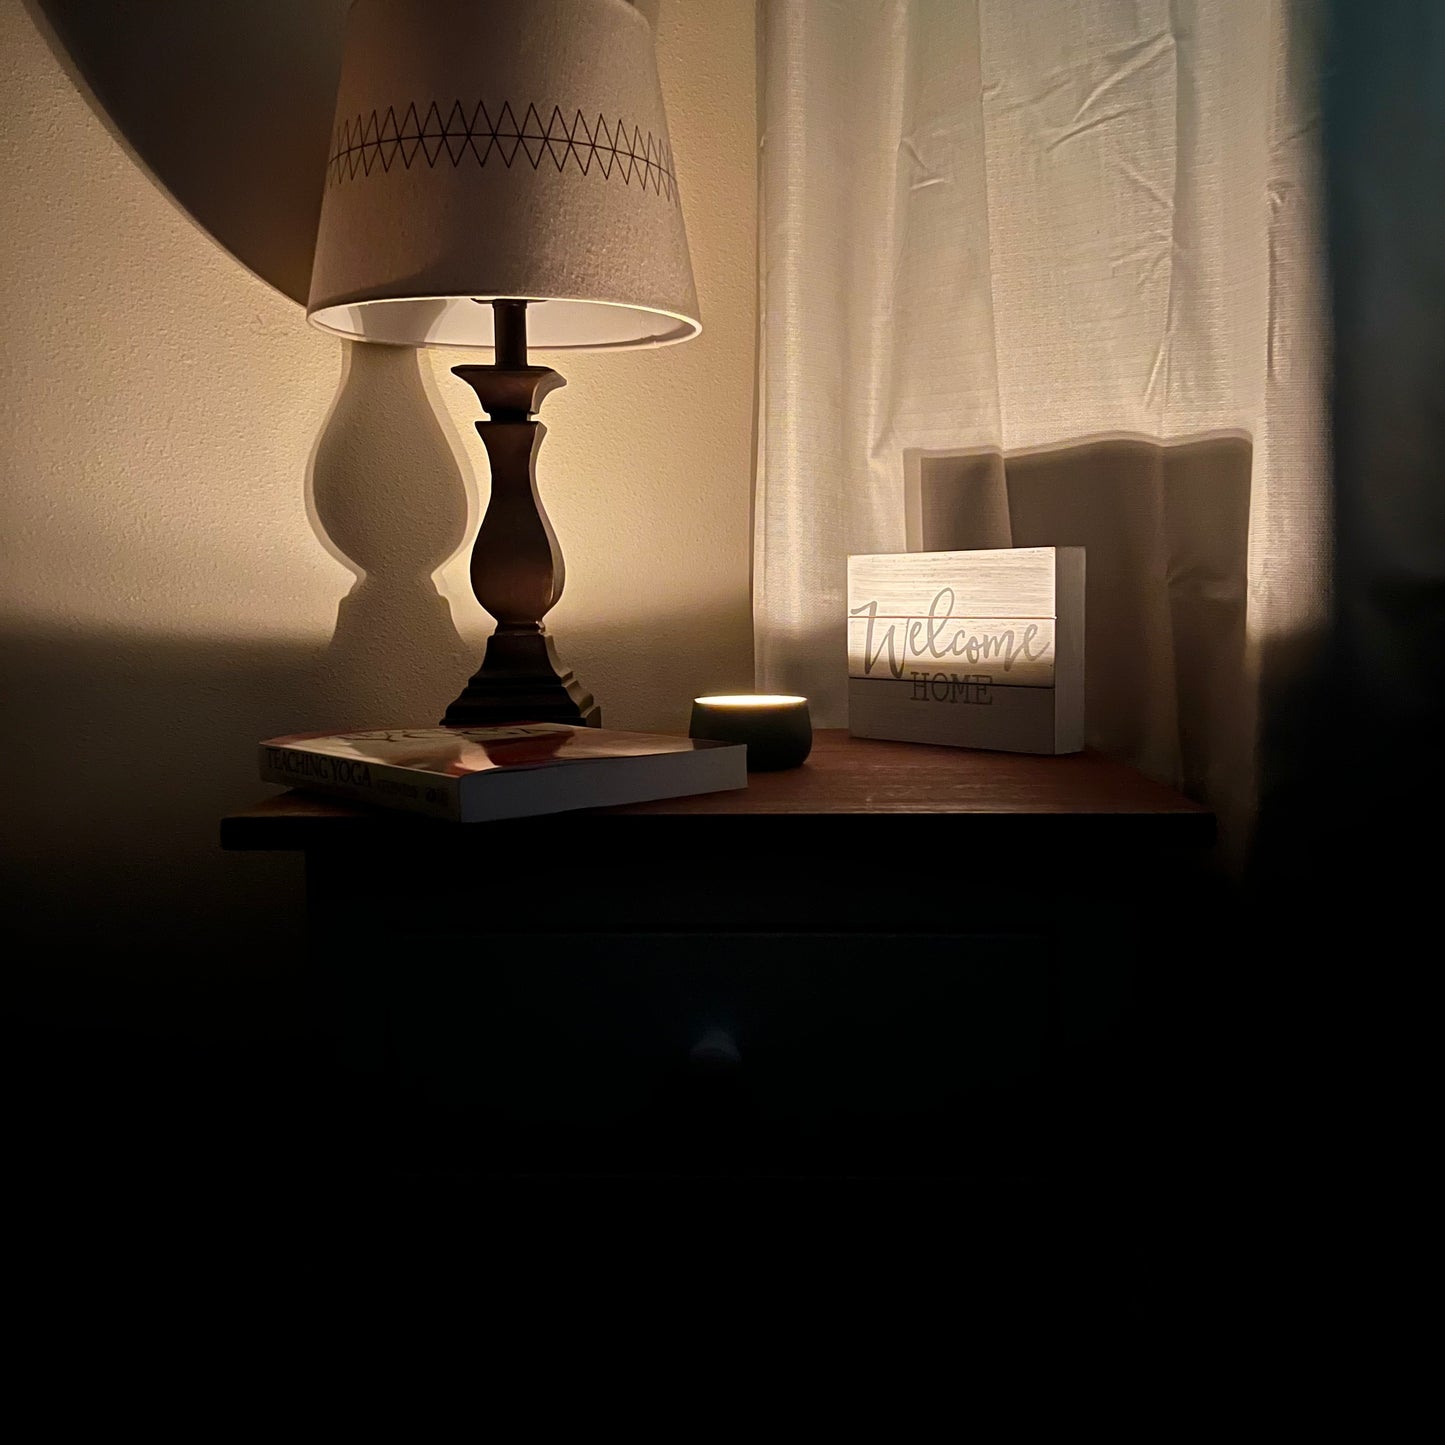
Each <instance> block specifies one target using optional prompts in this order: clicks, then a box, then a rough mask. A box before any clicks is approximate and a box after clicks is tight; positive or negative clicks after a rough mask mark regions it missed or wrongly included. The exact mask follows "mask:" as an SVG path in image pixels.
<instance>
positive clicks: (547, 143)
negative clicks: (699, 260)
mask: <svg viewBox="0 0 1445 1445" xmlns="http://www.w3.org/2000/svg"><path fill="white" fill-rule="evenodd" d="M468 156H470V157H471V159H472V160H473V161H475V162H476V164H477V166H478V167H485V166H486V165H487V163H488V161H490V160H492V159H493V158H496V159H499V160H500V161H501V163H502V164H503V165H504V166H506V167H507V169H508V170H510V169H511V168H512V165H513V163H514V162H515V161H516V160H517V158H518V157H519V156H521V157H524V158H525V159H526V160H527V161H529V162H530V163H531V167H532V169H533V170H534V171H535V170H537V169H538V168H539V167H540V166H541V165H542V164H543V163H544V162H547V161H550V163H551V164H553V165H555V166H556V168H557V170H558V171H563V170H565V169H566V168H567V166H568V164H569V163H571V164H573V165H575V166H576V168H577V169H578V171H580V172H581V174H582V175H584V176H585V175H587V174H589V173H590V172H591V170H592V169H593V168H594V166H595V167H596V169H597V170H598V171H600V172H601V174H602V177H603V179H604V180H611V179H612V178H613V177H614V176H619V177H620V178H621V180H622V183H623V184H624V185H628V186H630V185H631V184H632V182H633V181H634V180H636V181H637V182H638V184H639V186H640V187H641V189H642V190H644V191H646V190H649V189H650V190H651V191H652V192H653V193H654V194H655V195H659V196H666V197H667V199H668V200H669V201H671V202H672V203H673V204H674V205H676V204H677V180H676V177H675V176H674V174H673V164H672V150H671V148H670V147H669V145H668V143H667V139H666V137H665V136H664V137H659V138H654V137H653V134H652V132H651V131H648V132H647V133H646V134H645V135H644V133H643V130H642V127H641V126H632V127H629V126H628V125H627V124H626V122H625V121H623V120H622V119H621V118H620V117H619V119H618V121H617V124H616V126H615V127H612V126H609V125H608V123H607V121H606V119H605V118H604V117H603V116H601V115H598V117H597V122H596V124H595V125H592V126H589V125H588V123H587V120H586V118H585V117H584V116H583V114H582V112H581V111H580V110H577V111H575V112H574V114H573V118H572V121H571V123H570V124H569V123H568V122H567V120H566V118H565V117H564V115H563V112H562V108H561V106H558V105H554V106H553V107H552V115H551V119H550V120H548V121H547V123H546V124H545V125H544V124H543V122H542V117H541V114H540V113H539V112H538V110H537V107H536V105H534V104H533V105H528V106H527V110H526V114H525V115H524V116H523V118H522V120H521V122H520V124H519V123H518V121H517V119H516V114H515V112H514V111H513V109H512V105H511V102H510V101H503V102H502V105H501V108H500V110H498V111H497V113H496V119H495V120H493V118H492V113H491V111H490V110H489V109H488V107H487V104H486V102H485V101H478V102H477V104H476V105H475V106H474V107H473V109H472V113H471V118H470V119H468V117H467V114H466V112H465V111H464V110H463V108H462V103H461V101H460V100H457V101H455V102H454V103H453V105H452V108H451V111H450V112H449V113H448V116H447V119H446V120H445V121H443V120H442V113H441V107H440V106H439V105H438V103H437V102H436V101H432V102H431V105H430V106H429V107H428V109H427V111H426V114H425V116H424V118H419V116H418V110H417V105H416V102H415V101H413V102H411V103H410V104H409V105H408V106H407V108H406V112H405V114H404V115H403V117H402V119H401V120H400V121H398V120H397V117H396V108H395V107H394V106H390V105H389V106H387V108H386V112H385V114H384V115H381V114H379V113H378V112H377V111H375V110H373V111H372V112H371V114H370V115H369V116H367V117H366V119H365V120H363V119H362V117H361V116H360V115H359V114H358V115H357V116H356V117H355V118H354V119H350V118H348V119H346V120H343V121H342V122H341V124H340V126H338V128H337V131H336V137H335V144H334V145H333V147H332V153H331V157H330V160H329V161H328V162H327V167H326V183H327V187H328V188H330V187H331V186H335V185H339V184H340V183H341V182H343V181H354V180H355V179H356V178H357V177H358V176H370V175H371V174H372V173H373V172H374V171H376V170H378V169H379V170H380V171H382V173H383V174H385V173H388V172H390V171H391V169H392V167H393V166H395V165H396V164H397V163H398V162H400V163H401V165H402V166H403V167H404V168H405V169H406V170H410V169H411V168H412V166H413V165H414V164H415V163H416V162H417V161H418V160H425V161H426V163H427V165H428V166H430V167H432V168H433V169H435V167H436V166H437V164H438V163H439V162H440V161H441V160H442V159H443V158H445V159H447V160H450V161H451V163H452V166H453V168H454V169H455V168H458V167H460V166H461V165H462V163H463V162H464V161H465V160H466V159H467V157H468Z"/></svg>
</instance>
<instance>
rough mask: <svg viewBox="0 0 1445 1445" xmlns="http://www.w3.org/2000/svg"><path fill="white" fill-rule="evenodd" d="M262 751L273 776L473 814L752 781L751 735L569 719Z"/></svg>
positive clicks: (467, 819) (321, 789)
mask: <svg viewBox="0 0 1445 1445" xmlns="http://www.w3.org/2000/svg"><path fill="white" fill-rule="evenodd" d="M260 761H261V778H262V781H263V782H268V783H282V784H284V785H285V786H287V787H291V788H299V789H302V790H304V791H307V792H318V793H326V794H329V795H331V796H333V797H342V798H349V799H352V800H354V801H355V802H358V803H372V804H376V805H378V806H380V807H384V808H403V809H406V810H407V811H409V812H414V813H426V814H430V815H431V816H432V817H436V818H450V819H452V820H454V821H456V822H462V823H477V822H484V821H488V820H493V819H498V818H527V817H533V816H536V815H538V814H542V813H562V812H567V811H570V810H572V809H575V808H608V807H616V806H619V805H621V804H623V803H642V802H648V801H650V800H652V799H654V798H678V797H684V796H686V795H688V794H691V793H717V792H725V791H727V790H729V789H733V788H745V787H747V784H748V765H747V748H746V747H743V746H742V745H740V744H733V743H715V742H706V741H703V740H701V739H696V738H682V737H671V736H667V735H664V734H660V733H629V732H616V731H612V730H604V729H602V728H587V727H570V726H568V725H567V724H565V723H518V724H515V725H513V726H508V727H490V728H377V729H372V730H368V731H364V732H349V733H302V734H297V735H294V736H290V737H279V738H271V739H270V740H269V741H267V742H263V743H262V744H261V755H260Z"/></svg>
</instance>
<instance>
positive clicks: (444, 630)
mask: <svg viewBox="0 0 1445 1445" xmlns="http://www.w3.org/2000/svg"><path fill="white" fill-rule="evenodd" d="M343 344H344V346H345V361H344V364H343V368H342V375H341V381H340V384H339V386H338V388H337V393H336V398H335V400H334V401H333V403H332V406H331V410H330V412H329V414H328V415H327V418H326V421H325V422H324V423H323V425H322V427H321V431H320V433H319V435H318V437H317V440H316V445H315V447H314V448H313V450H312V454H311V460H310V464H309V466H308V468H307V480H306V506H307V513H308V515H309V516H310V519H311V525H312V528H313V529H314V531H315V532H316V536H317V538H318V540H319V541H320V542H321V544H322V546H323V547H325V548H326V549H327V551H328V552H330V553H331V555H332V556H333V557H335V558H336V560H337V561H338V562H340V563H341V564H342V565H343V566H344V567H346V568H347V569H348V570H349V571H350V572H352V573H353V574H354V575H355V577H356V581H355V583H354V584H353V585H352V588H351V590H350V591H349V592H348V593H347V595H346V596H345V597H343V598H342V599H341V602H340V604H339V606H338V608H337V617H336V630H335V633H334V635H333V637H332V639H331V642H330V644H329V645H328V646H327V648H326V650H325V652H324V654H323V655H322V656H321V658H320V659H319V661H318V664H317V666H318V672H317V677H316V679H315V684H316V690H317V692H318V693H319V694H320V695H322V696H325V697H328V698H330V699H331V700H332V701H333V704H334V707H335V712H334V714H333V722H335V723H337V725H341V722H340V720H342V719H346V720H350V721H351V722H354V723H355V725H357V726H378V725H380V724H381V723H382V722H384V721H387V720H393V721H394V720H396V719H397V718H398V716H399V714H398V709H399V708H401V707H402V700H403V699H404V700H405V710H406V712H407V714H408V716H407V718H406V719H405V720H406V721H409V722H413V723H416V724H429V723H434V722H436V721H437V720H438V719H439V718H440V717H441V715H442V712H443V710H444V709H445V708H446V705H447V704H448V703H449V702H450V701H451V700H452V698H453V697H454V696H455V695H456V694H457V692H458V691H459V690H460V688H461V684H462V682H463V681H465V679H466V678H467V677H468V676H469V675H470V674H471V672H472V671H474V670H475V668H476V666H477V662H478V659H479V650H478V648H477V647H476V646H474V645H472V644H469V643H467V642H464V641H463V640H462V638H461V636H460V635H459V634H458V632H457V629H456V625H455V623H454V622H453V620H452V613H451V608H450V606H449V605H448V602H447V599H446V598H445V597H443V596H442V595H441V594H440V593H439V592H438V590H437V585H436V582H435V580H434V579H435V577H436V574H437V573H438V571H439V570H440V569H441V568H442V567H443V566H444V565H445V564H446V563H447V562H449V561H450V560H452V559H453V558H454V557H455V556H456V555H457V554H458V552H459V551H460V550H461V548H462V546H463V544H464V543H465V541H466V540H467V538H468V536H469V533H470V532H471V530H472V528H471V526H469V518H475V517H476V516H477V514H478V505H477V483H476V479H475V477H474V476H473V474H472V470H471V464H470V462H469V460H468V458H467V455H466V453H465V452H463V451H462V449H461V447H460V445H459V444H454V443H453V441H452V438H451V436H450V434H449V433H448V431H447V430H446V429H445V428H444V427H443V425H442V423H441V421H440V420H439V419H438V407H439V406H440V398H438V397H436V396H435V395H434V394H433V386H432V383H431V381H430V378H429V377H428V375H427V373H426V370H425V368H424V367H423V366H422V363H421V358H420V356H419V354H418V353H417V352H416V351H415V350H413V349H411V348H409V347H401V346H378V345H374V344H360V343H343Z"/></svg>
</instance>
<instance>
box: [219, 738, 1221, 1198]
mask: <svg viewBox="0 0 1445 1445" xmlns="http://www.w3.org/2000/svg"><path fill="white" fill-rule="evenodd" d="M221 839H222V844H223V846H224V847H226V848H228V849H267V850H278V849H279V850H295V851H300V852H302V853H304V855H305V860H306V864H305V866H306V888H307V900H308V913H309V917H310V926H311V937H312V956H313V963H314V979H313V994H312V996H313V999H314V1007H315V1009H316V1013H317V1019H318V1023H319V1024H320V1026H321V1027H322V1028H323V1029H324V1031H325V1035H326V1037H327V1038H328V1039H329V1041H330V1045H329V1046H330V1047H331V1048H332V1049H333V1050H334V1054H333V1056H332V1064H331V1069H330V1072H331V1077H332V1078H333V1080H334V1086H335V1099H334V1108H333V1109H332V1111H331V1115H330V1117H332V1118H333V1119H334V1120H335V1121H336V1126H337V1127H336V1147H338V1148H342V1149H344V1150H348V1151H355V1153H356V1156H357V1157H359V1158H361V1159H363V1160H369V1161H371V1162H373V1163H375V1164H379V1165H383V1166H387V1167H390V1166H393V1165H400V1166H401V1167H405V1168H413V1167H421V1168H429V1167H437V1168H443V1169H462V1170H478V1171H482V1172H488V1171H502V1172H508V1171H513V1170H522V1171H532V1170H539V1169H540V1170H552V1169H560V1170H584V1171H590V1170H603V1171H607V1172H613V1171H623V1172H627V1171H632V1170H641V1171H650V1170H662V1171H672V1170H684V1171H688V1170H703V1171H708V1172H723V1173H728V1172H735V1171H736V1172H743V1173H753V1172H765V1173H766V1172H803V1173H807V1172H810V1171H824V1172H827V1171H831V1170H838V1169H842V1170H847V1171H862V1172H865V1173H871V1172H882V1173H890V1174H891V1173H895V1172H898V1171H902V1172H908V1173H917V1172H923V1173H938V1172H942V1173H956V1172H958V1171H960V1170H969V1169H972V1168H976V1167H981V1166H982V1167H988V1168H1003V1169H1006V1170H1008V1171H1010V1172H1020V1171H1022V1172H1024V1173H1031V1172H1034V1171H1036V1170H1037V1169H1040V1168H1052V1167H1054V1166H1055V1165H1066V1164H1067V1163H1068V1162H1069V1161H1071V1160H1073V1161H1077V1160H1078V1159H1080V1158H1083V1157H1089V1158H1096V1157H1100V1151H1105V1152H1106V1153H1107V1152H1108V1151H1115V1152H1116V1153H1118V1152H1119V1151H1122V1155H1123V1156H1127V1157H1129V1158H1131V1159H1134V1160H1135V1161H1136V1162H1141V1163H1146V1162H1147V1161H1146V1159H1145V1157H1144V1155H1141V1154H1140V1151H1141V1150H1143V1151H1145V1155H1147V1151H1148V1149H1149V1147H1151V1146H1150V1145H1149V1142H1148V1141H1149V1140H1150V1138H1151V1135H1152V1131H1154V1130H1155V1129H1156V1128H1157V1125H1158V1123H1159V1119H1158V1113H1159V1110H1160V1108H1167V1107H1169V1105H1168V1099H1169V1089H1170V1081H1169V1077H1168V1076H1169V1075H1170V1074H1171V1072H1172V1071H1173V1070H1175V1069H1177V1068H1178V1067H1179V1061H1180V1059H1181V1057H1182V1052H1181V1051H1182V1049H1183V1039H1182V1035H1181V1032H1180V1031H1181V1028H1183V1027H1185V1024H1184V1022H1183V1020H1184V1015H1183V1014H1182V1013H1181V999H1180V996H1179V993H1178V989H1177V985H1178V984H1179V982H1180V980H1181V979H1182V978H1186V977H1188V976H1189V973H1190V969H1191V966H1192V963H1191V961H1197V960H1198V958H1199V956H1200V953H1201V950H1202V949H1204V948H1205V947H1206V944H1205V942H1204V940H1205V937H1206V935H1207V933H1208V923H1207V919H1208V911H1209V910H1208V907H1207V902H1206V900H1207V898H1208V897H1209V893H1210V890H1211V888H1213V887H1215V886H1216V885H1215V884H1214V883H1213V882H1212V878H1213V874H1212V869H1211V866H1210V862H1209V860H1210V857H1211V851H1212V844H1213V840H1214V818H1213V815H1212V814H1211V813H1210V812H1209V811H1208V810H1207V809H1205V808H1202V807H1200V806H1199V805H1197V804H1195V803H1192V802H1190V801H1189V800H1188V799H1186V798H1184V797H1182V796H1181V795H1180V794H1178V793H1176V792H1174V791H1172V790H1171V789H1169V788H1166V787H1163V786H1161V785H1159V784H1157V783H1155V782H1152V781H1150V780H1149V779H1147V778H1145V777H1143V776H1142V775H1141V774H1139V773H1138V772H1136V771H1134V770H1132V769H1130V768H1128V767H1125V766H1123V765H1121V764H1119V763H1116V762H1113V761H1110V760H1109V759H1107V758H1104V757H1101V756H1098V755H1096V754H1092V753H1084V754H1078V755H1074V756H1065V757H1032V756H1020V755H1012V754H1004V753H984V752H971V751H964V750H958V749H952V748H941V747H925V746H918V745H913V744H905V743H889V742H876V741H865V740H862V739H853V738H850V737H848V735H847V734H846V733H842V732H828V731H823V732H820V733H819V734H818V736H817V739H816V743H815V747H814V750H813V754H812V756H811V758H810V759H809V761H808V763H807V764H806V765H805V766H804V767H802V768H799V769H796V770H794V771H791V772H781V773H760V774H754V775H753V776H752V779H751V782H750V785H749V787H748V788H747V789H746V790H745V791H742V792H734V793H719V794H713V795H707V796H701V797H693V798H680V799H674V800H669V801H665V802H656V803H647V804H642V805H636V806H631V807H625V808H612V809H602V810H593V811H588V812H581V813H570V814H557V815H552V816H548V817H543V818H531V819H522V820H516V821H511V822H501V823H490V824H473V825H468V826H462V825H457V824H447V823H439V822H434V821H431V820H427V819H421V818H416V817H412V816H409V815H406V814H401V813H391V812H376V811H367V810H362V809H360V808H355V807H350V806H347V805H344V804H338V803H335V802H331V801H328V800H326V799H324V798H321V797H311V796H306V795H303V794H300V793H287V794H282V795H280V796H277V797H273V798H269V799H267V800H266V801H264V802H262V803H259V804H257V805H256V806H255V807H252V808H248V809H246V810H244V811H242V812H239V813H236V814H233V815H231V816H230V817H227V818H226V819H225V820H224V821H223V823H222V829H221Z"/></svg>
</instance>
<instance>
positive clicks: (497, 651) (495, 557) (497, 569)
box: [442, 301, 602, 727]
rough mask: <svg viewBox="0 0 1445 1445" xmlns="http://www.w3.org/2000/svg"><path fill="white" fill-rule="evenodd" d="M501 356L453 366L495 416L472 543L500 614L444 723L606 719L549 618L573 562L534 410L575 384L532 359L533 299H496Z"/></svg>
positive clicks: (481, 582)
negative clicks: (548, 487) (554, 516)
mask: <svg viewBox="0 0 1445 1445" xmlns="http://www.w3.org/2000/svg"><path fill="white" fill-rule="evenodd" d="M483 304H489V305H490V306H491V307H492V308H493V311H494V312H495V315H496V323H495V324H496V334H495V344H496V357H497V360H496V364H495V365H494V366H454V367H453V368H452V373H453V375H455V376H459V377H461V379H462V380H463V381H465V382H466V383H467V385H468V386H470V387H471V388H472V390H473V391H474V392H476V394H477V397H478V399H479V400H480V401H481V403H482V408H483V410H484V411H485V412H486V413H487V416H488V417H489V420H487V421H479V422H478V423H477V433H478V435H480V437H481V439H482V443H483V445H484V446H485V447H486V449H487V457H488V459H489V460H490V461H491V464H492V495H491V500H490V501H489V502H488V504H487V511H486V515H485V516H484V517H483V518H482V525H481V528H480V529H479V530H478V532H477V540H476V544H475V545H474V546H473V548H472V591H473V592H474V593H476V597H477V601H478V602H480V603H481V604H482V606H483V607H485V608H486V609H487V611H488V612H490V613H491V614H492V616H493V617H495V618H496V620H497V627H496V630H495V631H494V632H493V633H492V635H491V637H490V638H489V639H488V640H487V651H486V655H485V656H484V657H483V659H482V665H481V667H480V668H478V669H477V671H476V672H475V673H474V674H473V676H472V678H471V681H470V682H468V683H467V685H466V687H465V688H464V689H463V691H462V694H461V696H460V697H458V698H457V699H456V701H455V702H453V703H452V705H451V706H450V707H449V708H448V709H447V711H446V716H445V717H444V718H442V726H443V727H490V726H493V725H495V724H501V723H509V722H565V723H574V724H577V725H578V726H582V727H597V726H599V725H600V724H601V721H602V712H601V709H600V708H599V707H598V706H597V704H596V702H595V701H594V700H593V698H592V694H591V693H589V692H588V691H587V690H586V689H585V688H584V687H583V686H582V685H581V683H579V682H578V681H577V678H576V676H575V674H574V673H573V672H572V669H571V668H569V667H563V666H562V664H561V662H560V661H559V660H558V658H557V651H556V647H555V645H554V644H553V641H552V638H551V636H550V634H549V633H548V632H547V629H546V627H545V626H544V625H543V622H542V619H543V618H544V617H545V616H546V615H547V613H548V612H550V611H551V610H552V608H553V606H554V605H555V604H556V602H557V599H558V598H559V597H561V595H562V587H563V584H564V582H565V581H566V568H565V566H564V564H563V561H562V549H561V547H559V546H558V545H557V538H556V535H555V534H554V533H553V531H552V524H551V523H550V522H549V521H548V520H547V513H546V512H545V511H544V510H543V507H542V499H541V497H540V496H538V494H537V474H536V465H537V451H538V449H539V448H540V447H541V445H542V438H543V437H545V436H546V434H547V428H546V427H545V426H543V425H542V423H541V422H539V421H536V420H535V419H534V414H535V413H536V411H537V409H538V408H539V407H540V406H541V404H542V401H543V399H544V398H545V397H546V396H547V395H548V394H549V393H551V392H553V391H556V390H557V388H558V387H560V386H564V385H566V383H565V381H564V380H563V378H562V377H561V376H559V375H558V374H557V373H556V372H555V371H553V370H551V369H550V368H549V367H545V366H528V365H527V303H526V302H525V301H492V302H489V303H483Z"/></svg>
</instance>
